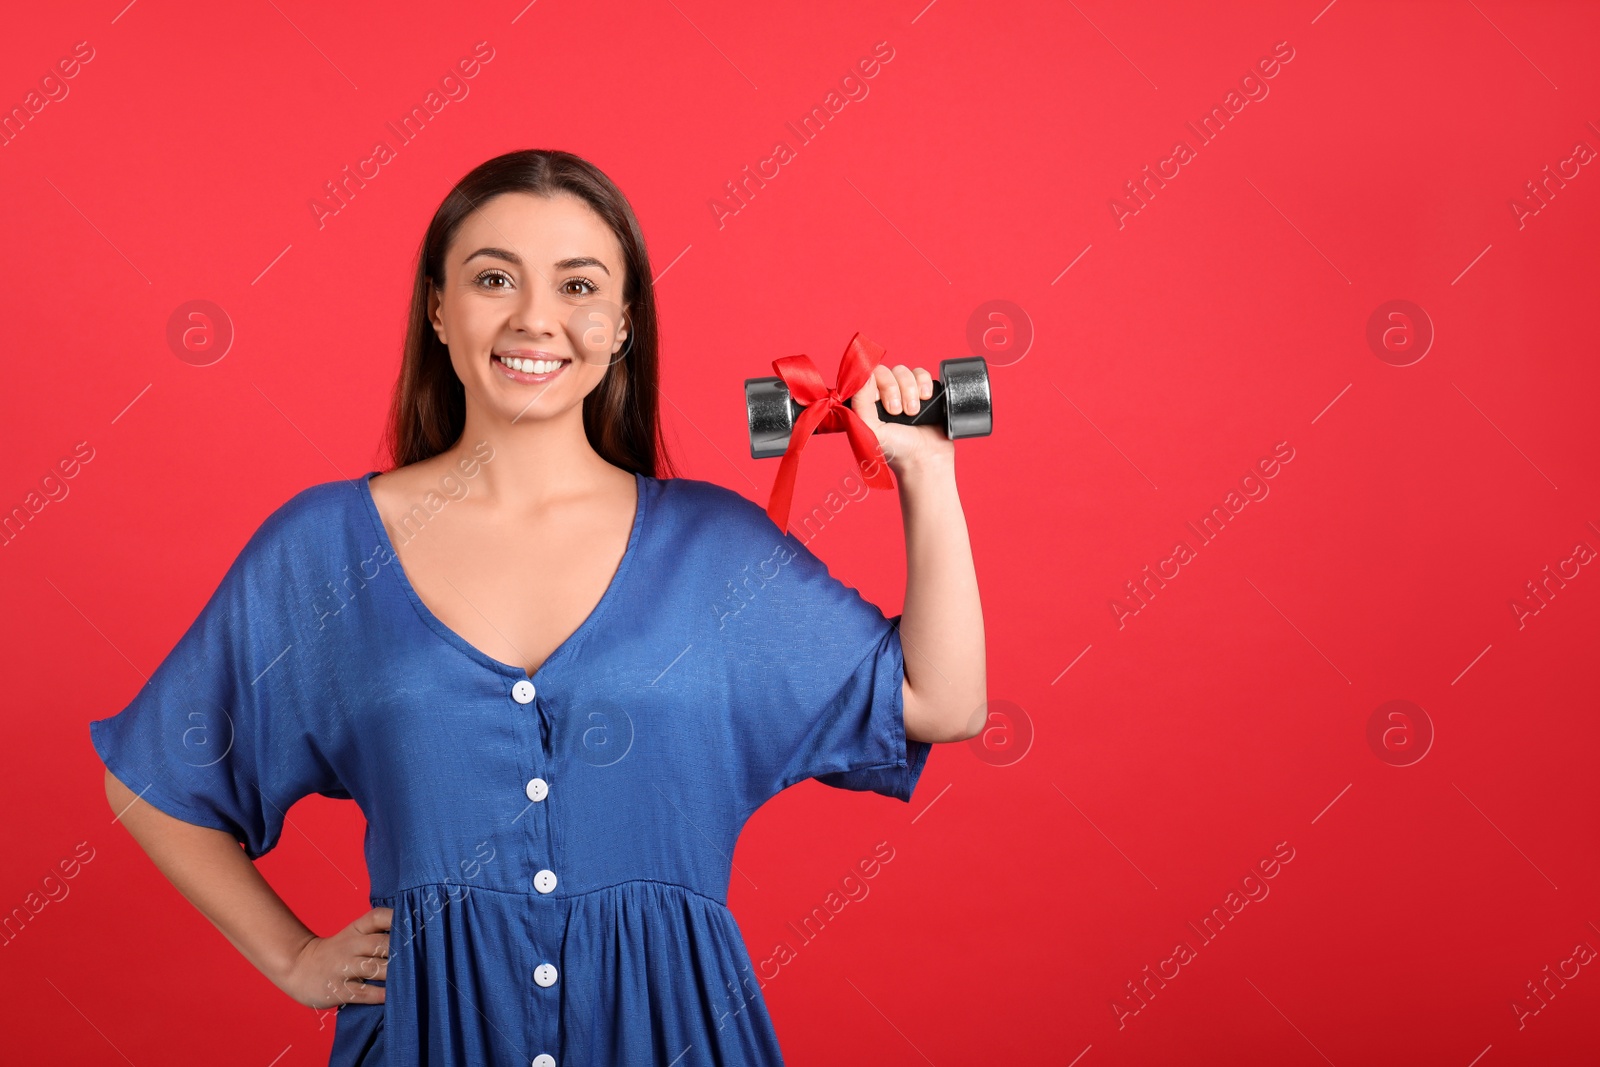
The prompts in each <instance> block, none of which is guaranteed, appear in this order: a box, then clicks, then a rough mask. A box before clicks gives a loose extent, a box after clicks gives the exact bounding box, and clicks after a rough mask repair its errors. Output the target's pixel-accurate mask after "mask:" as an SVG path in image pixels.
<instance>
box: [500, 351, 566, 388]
mask: <svg viewBox="0 0 1600 1067" xmlns="http://www.w3.org/2000/svg"><path fill="white" fill-rule="evenodd" d="M492 360H493V362H494V363H495V364H496V365H498V366H499V367H500V369H501V371H502V372H503V373H504V374H505V375H506V377H508V378H510V379H512V380H513V381H519V382H544V381H549V380H550V379H551V378H554V377H555V376H556V375H557V374H560V373H561V371H562V370H564V369H565V368H566V366H567V364H568V363H571V362H572V361H571V360H570V359H524V358H523V357H521V356H502V355H499V354H498V353H496V354H495V355H494V356H493V357H492Z"/></svg>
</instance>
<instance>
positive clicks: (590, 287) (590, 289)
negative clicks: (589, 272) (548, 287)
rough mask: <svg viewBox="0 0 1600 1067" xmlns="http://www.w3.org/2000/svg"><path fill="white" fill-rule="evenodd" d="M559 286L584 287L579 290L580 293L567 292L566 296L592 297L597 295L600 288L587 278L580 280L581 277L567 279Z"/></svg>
mask: <svg viewBox="0 0 1600 1067" xmlns="http://www.w3.org/2000/svg"><path fill="white" fill-rule="evenodd" d="M561 284H562V286H563V287H565V286H568V285H582V286H584V287H585V288H584V289H582V290H580V291H578V292H576V293H574V292H572V291H571V290H568V291H567V295H568V296H592V295H593V294H595V293H598V292H599V291H600V287H599V286H598V285H596V284H595V283H594V282H591V281H590V280H589V279H588V278H581V277H575V278H568V279H567V280H566V281H564V282H562V283H561Z"/></svg>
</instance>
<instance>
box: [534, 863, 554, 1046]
mask: <svg viewBox="0 0 1600 1067" xmlns="http://www.w3.org/2000/svg"><path fill="white" fill-rule="evenodd" d="M555 887H556V872H555V871H551V870H544V871H540V872H539V873H538V874H536V875H534V876H533V888H535V889H537V890H538V891H539V892H541V893H548V892H550V890H552V889H554V888H555ZM552 1062H553V1061H552Z"/></svg>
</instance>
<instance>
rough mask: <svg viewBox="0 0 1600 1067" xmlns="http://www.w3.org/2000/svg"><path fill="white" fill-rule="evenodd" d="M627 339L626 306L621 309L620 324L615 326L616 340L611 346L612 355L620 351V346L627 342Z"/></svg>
mask: <svg viewBox="0 0 1600 1067" xmlns="http://www.w3.org/2000/svg"><path fill="white" fill-rule="evenodd" d="M627 340H628V309H627V308H623V309H622V325H620V326H618V327H617V341H616V344H614V345H612V346H611V354H612V355H613V356H614V355H616V354H617V353H618V352H620V351H621V350H622V346H623V345H624V344H625V343H627Z"/></svg>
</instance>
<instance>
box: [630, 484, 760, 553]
mask: <svg viewBox="0 0 1600 1067" xmlns="http://www.w3.org/2000/svg"><path fill="white" fill-rule="evenodd" d="M657 481H658V482H659V483H660V486H661V493H662V496H663V498H664V499H665V500H666V501H667V502H668V503H669V504H670V505H671V506H672V508H673V509H674V510H675V511H676V512H677V513H678V514H680V515H681V516H682V517H683V520H684V523H685V525H686V526H689V527H691V528H702V529H710V530H720V531H721V532H723V533H728V532H736V533H738V534H740V535H749V536H757V537H761V538H767V537H779V538H781V537H782V536H783V535H782V533H781V532H780V531H779V530H778V526H777V524H776V523H775V522H773V521H772V519H771V518H770V517H768V515H767V511H766V508H764V507H762V506H761V505H760V504H757V503H756V502H755V501H753V500H751V499H749V498H748V497H746V496H744V495H743V494H742V493H739V492H737V491H736V490H733V489H729V488H728V487H727V486H725V485H719V484H718V483H716V482H711V481H706V480H704V479H701V478H660V479H657Z"/></svg>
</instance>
